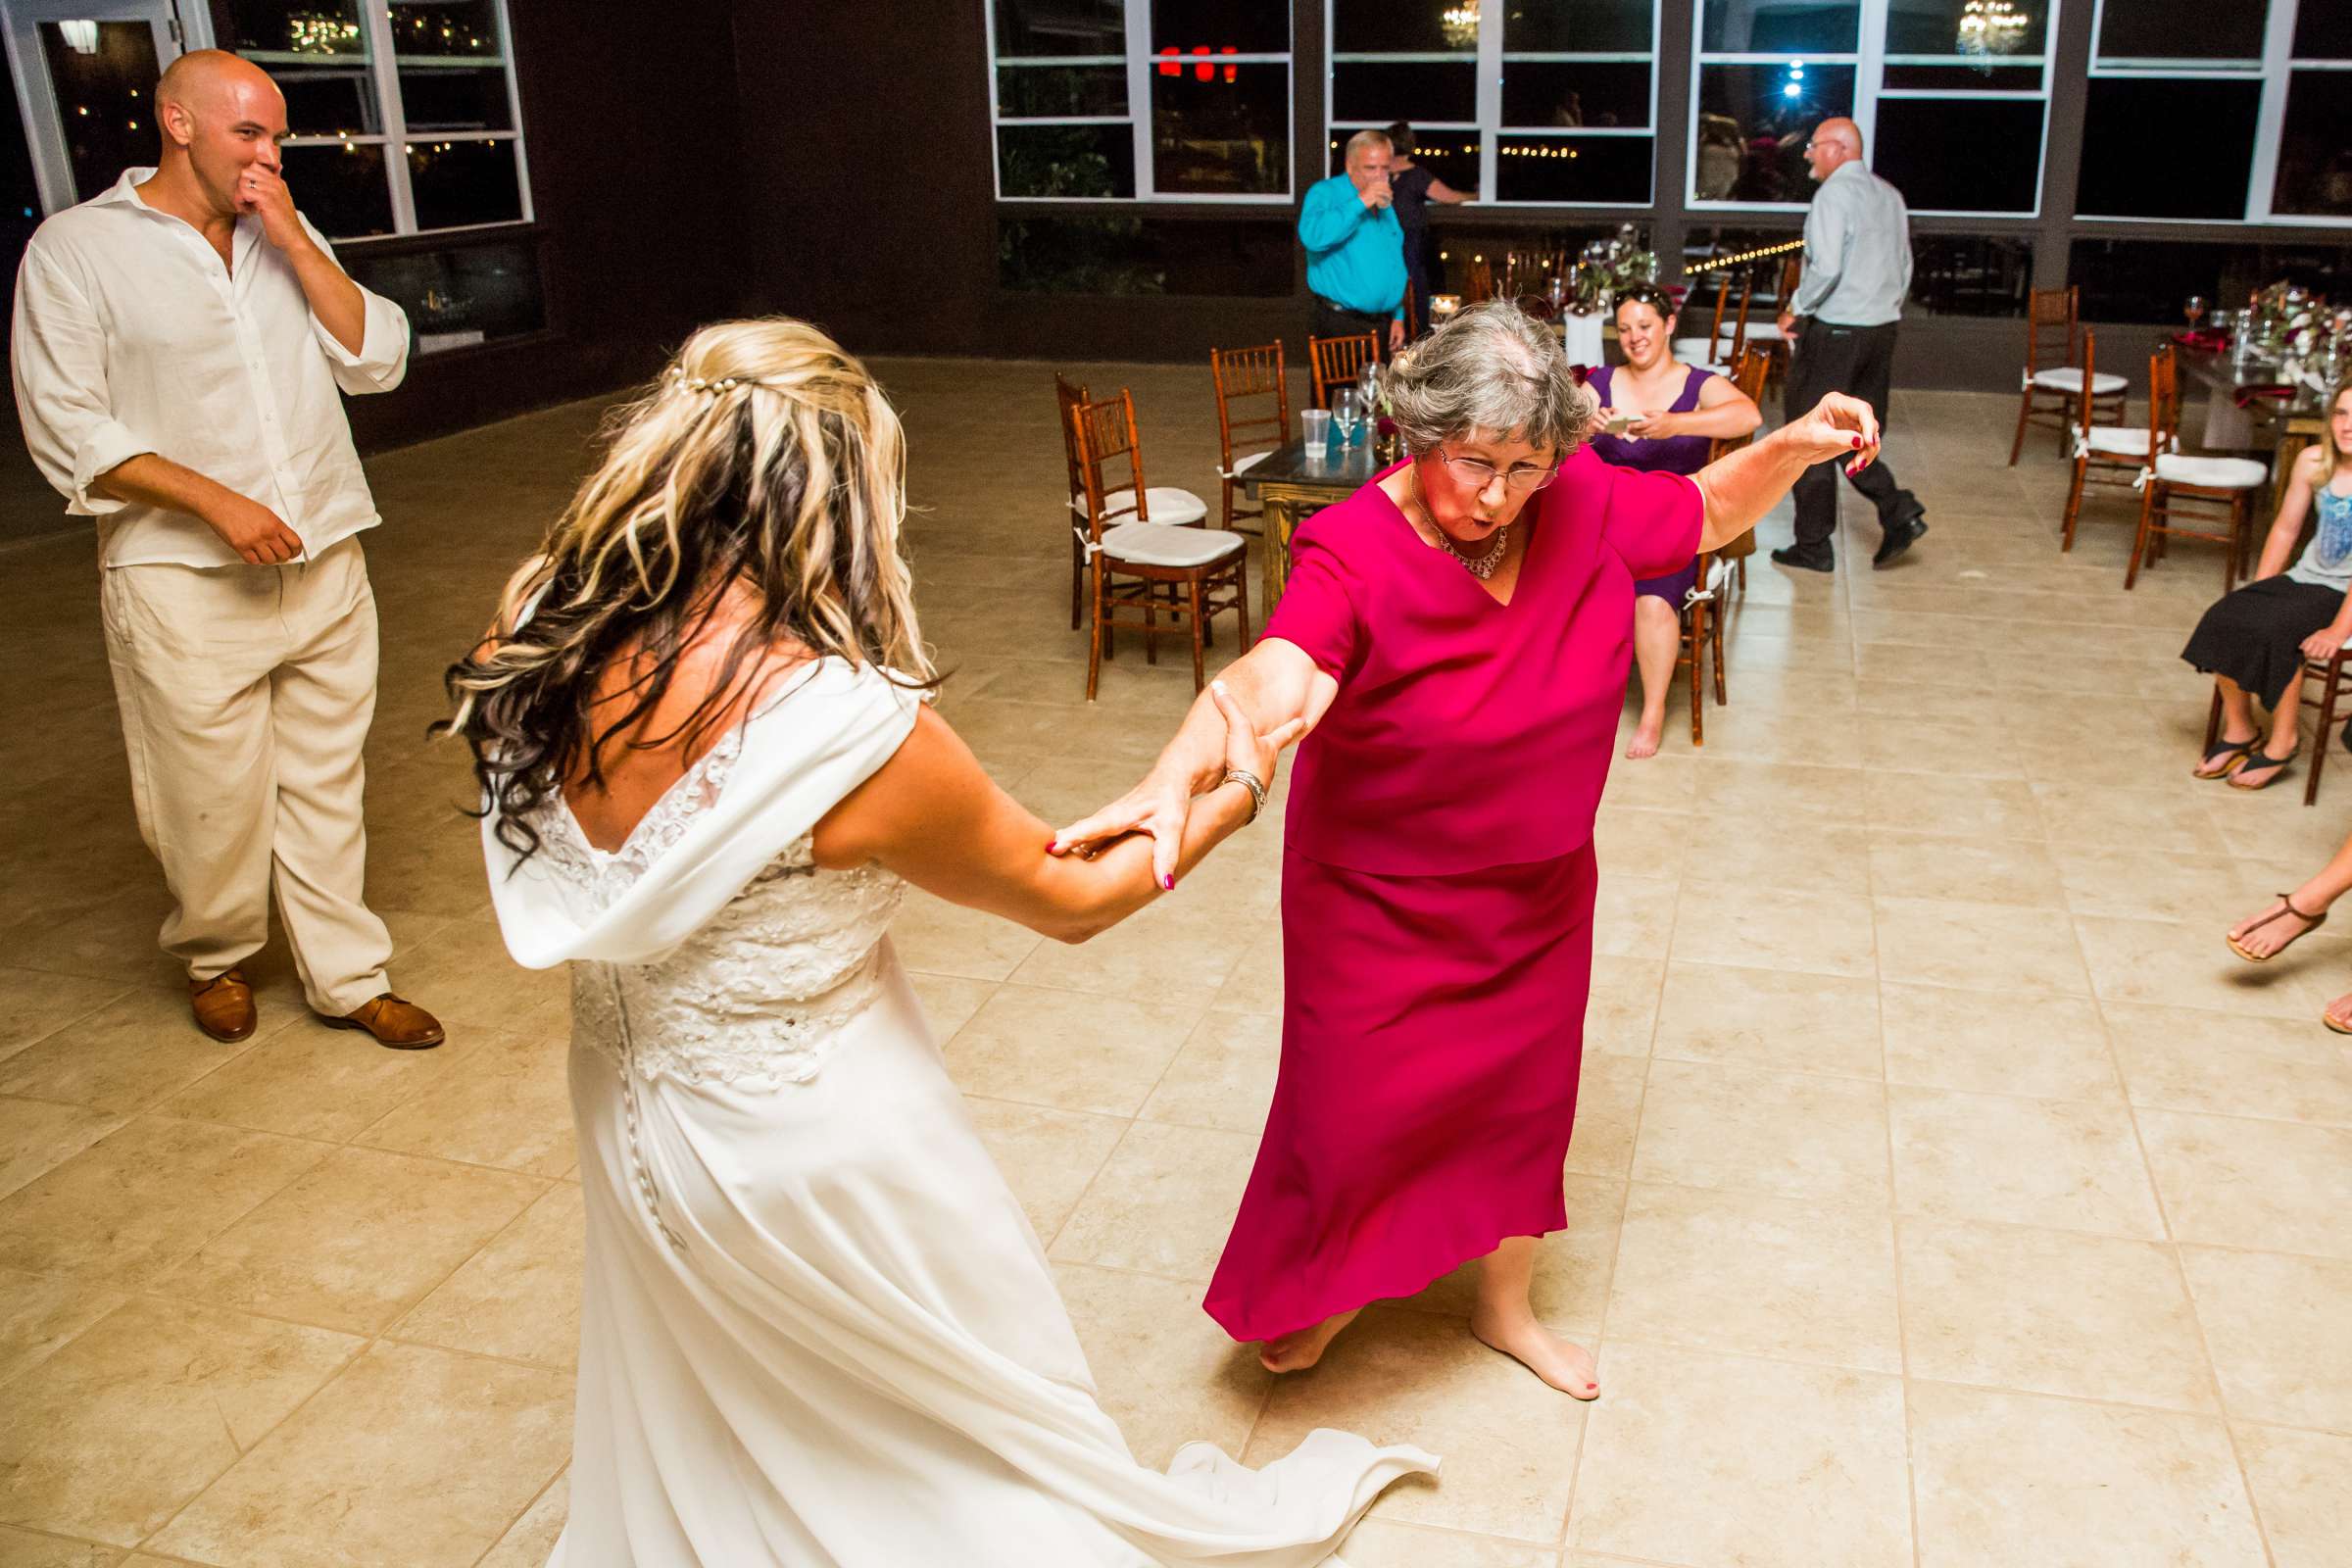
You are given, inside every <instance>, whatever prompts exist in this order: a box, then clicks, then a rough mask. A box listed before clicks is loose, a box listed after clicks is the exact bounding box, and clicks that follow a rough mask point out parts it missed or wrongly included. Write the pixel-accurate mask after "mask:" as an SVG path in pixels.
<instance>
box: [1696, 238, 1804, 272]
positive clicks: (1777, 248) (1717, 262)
mask: <svg viewBox="0 0 2352 1568" xmlns="http://www.w3.org/2000/svg"><path fill="white" fill-rule="evenodd" d="M1804 248H1805V242H1804V241H1803V240H1801V239H1792V240H1788V241H1786V242H1784V243H1782V244H1779V245H1763V246H1759V247H1757V248H1756V249H1754V250H1752V251H1741V252H1740V253H1739V254H1738V255H1737V256H1715V257H1710V258H1708V260H1707V263H1706V265H1705V266H1703V267H1701V268H1700V269H1699V270H1700V271H1702V272H1720V271H1722V270H1724V269H1725V268H1727V267H1740V266H1742V265H1744V264H1745V263H1748V262H1760V261H1763V260H1764V259H1765V258H1767V257H1771V256H1786V255H1788V254H1789V252H1790V251H1801V250H1803V249H1804Z"/></svg>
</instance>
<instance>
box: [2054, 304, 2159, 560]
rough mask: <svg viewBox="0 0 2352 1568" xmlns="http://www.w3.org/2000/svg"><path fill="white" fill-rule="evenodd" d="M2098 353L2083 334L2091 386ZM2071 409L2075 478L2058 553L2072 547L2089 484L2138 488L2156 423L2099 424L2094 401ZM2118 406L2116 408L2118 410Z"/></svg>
mask: <svg viewBox="0 0 2352 1568" xmlns="http://www.w3.org/2000/svg"><path fill="white" fill-rule="evenodd" d="M2098 353H2099V349H2098V342H2097V337H2096V334H2095V333H2092V332H2088V331H2085V332H2084V333H2083V334H2082V374H2083V376H2084V378H2085V380H2086V381H2088V382H2089V384H2091V385H2094V386H2095V385H2097V384H2098V383H2097V382H2096V380H2095V379H2091V378H2092V376H2093V373H2094V370H2095V368H2096V366H2097V363H2098ZM2075 406H2076V408H2077V409H2078V410H2079V411H2080V412H2079V415H2078V417H2077V421H2076V424H2075V477H2074V482H2073V483H2072V484H2070V485H2069V486H2068V487H2067V491H2066V525H2065V529H2064V531H2063V533H2062V534H2061V536H2060V539H2059V544H2058V548H2059V550H2060V552H2061V553H2063V552H2065V551H2069V550H2072V549H2074V548H2075V523H2076V522H2077V521H2078V520H2079V519H2080V518H2081V516H2082V492H2083V491H2084V490H2085V489H2086V488H2088V487H2090V486H2093V485H2097V486H2101V487H2104V488H2107V489H2112V490H2133V489H2137V488H2138V483H2139V470H2140V469H2142V468H2144V467H2146V466H2148V460H2149V457H2150V453H2149V451H2148V447H2149V443H2150V442H2151V441H2152V440H2153V439H2154V435H2153V431H2154V430H2155V428H2156V424H2157V421H2155V420H2153V419H2151V420H2150V421H2149V423H2148V424H2147V425H2146V426H2144V427H2142V426H2135V425H2129V424H2122V423H2117V424H2099V423H2096V422H2094V421H2093V418H2092V411H2093V410H2094V409H2095V408H2097V407H2099V406H2100V405H2099V403H2098V400H2097V399H2096V398H2078V399H2076V400H2075ZM2121 407H2122V405H2120V404H2119V405H2117V408H2118V410H2119V411H2120V409H2121ZM2118 417H2119V418H2120V417H2121V415H2120V412H2119V414H2118Z"/></svg>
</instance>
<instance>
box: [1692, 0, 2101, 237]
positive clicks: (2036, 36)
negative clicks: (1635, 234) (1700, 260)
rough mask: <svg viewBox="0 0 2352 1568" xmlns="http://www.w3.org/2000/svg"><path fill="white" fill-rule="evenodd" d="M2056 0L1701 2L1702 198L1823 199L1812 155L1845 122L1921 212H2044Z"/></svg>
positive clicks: (1696, 147)
mask: <svg viewBox="0 0 2352 1568" xmlns="http://www.w3.org/2000/svg"><path fill="white" fill-rule="evenodd" d="M2055 5H2056V0H1872V3H1871V4H1868V5H1865V4H1863V0H1698V4H1697V7H1696V12H1697V15H1696V26H1697V30H1698V49H1697V53H1696V57H1695V62H1694V67H1693V69H1694V71H1695V73H1696V79H1695V82H1694V87H1695V91H1694V93H1693V95H1692V103H1693V105H1694V113H1695V115H1696V120H1695V123H1694V124H1693V126H1692V133H1691V168H1690V175H1689V179H1690V184H1689V189H1690V196H1691V203H1692V204H1693V205H1694V206H1698V207H1702V208H1704V207H1715V206H1725V205H1739V206H1799V205H1802V204H1803V203H1805V202H1807V201H1809V200H1811V199H1812V176H1811V173H1810V172H1809V171H1808V170H1807V169H1806V167H1805V159H1804V149H1805V142H1806V140H1807V138H1808V137H1809V136H1810V135H1811V133H1812V130H1813V127H1814V126H1815V125H1817V124H1819V123H1821V122H1822V121H1824V120H1827V119H1830V118H1832V117H1833V116H1838V115H1843V116H1848V117H1851V118H1852V119H1853V120H1854V121H1855V123H1858V124H1859V125H1860V126H1861V127H1862V137H1863V143H1864V146H1865V149H1866V152H1867V154H1868V158H1869V163H1870V167H1871V168H1872V169H1873V170H1875V171H1876V172H1879V173H1880V174H1883V175H1884V176H1886V177H1887V179H1889V180H1891V181H1893V182H1894V184H1895V186H1896V187H1897V188H1898V189H1900V190H1901V191H1902V192H1903V195H1904V198H1905V200H1906V201H1907V202H1908V203H1909V204H1910V206H1911V209H1912V211H1914V212H1917V213H1929V214H1954V215H1963V216H1971V217H1975V216H2002V217H2020V218H2024V217H2031V216H2033V215H2034V213H2035V212H2036V211H2038V209H2039V207H2040V193H2041V159H2042V148H2043V144H2044V140H2045V135H2044V132H2045V130H2046V127H2047V123H2048V119H2049V87H2050V61H2051V54H2052V51H2053V50H2054V49H2055V47H2056V29H2055V27H2054V25H2053V22H2054V18H2055Z"/></svg>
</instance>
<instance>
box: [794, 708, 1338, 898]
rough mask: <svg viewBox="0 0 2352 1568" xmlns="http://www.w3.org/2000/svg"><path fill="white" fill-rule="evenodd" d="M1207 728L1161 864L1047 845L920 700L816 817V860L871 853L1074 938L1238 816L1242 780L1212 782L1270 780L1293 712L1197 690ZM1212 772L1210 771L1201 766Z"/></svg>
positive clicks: (1242, 815) (1211, 842)
mask: <svg viewBox="0 0 2352 1568" xmlns="http://www.w3.org/2000/svg"><path fill="white" fill-rule="evenodd" d="M1205 700H1206V701H1207V702H1208V703H1209V704H1210V711H1212V712H1213V713H1215V714H1216V715H1217V716H1216V719H1215V724H1216V728H1217V730H1218V734H1217V737H1216V740H1215V743H1214V745H1215V751H1214V757H1213V760H1212V763H1211V765H1210V766H1209V767H1207V768H1205V769H1203V770H1202V773H1203V777H1204V779H1205V782H1204V784H1203V787H1202V788H1201V789H1200V790H1198V791H1195V792H1193V793H1194V794H1195V795H1196V796H1197V797H1198V798H1197V799H1192V800H1190V801H1188V802H1187V803H1186V804H1187V805H1188V806H1189V807H1190V809H1189V810H1188V811H1187V812H1186V815H1185V820H1184V823H1183V827H1182V839H1181V842H1180V843H1179V844H1178V845H1177V846H1175V847H1174V849H1173V852H1172V853H1171V854H1170V855H1169V856H1168V865H1167V868H1166V870H1165V871H1164V872H1162V871H1160V870H1159V869H1157V867H1156V866H1155V863H1154V861H1155V858H1156V852H1155V850H1154V848H1153V846H1152V845H1150V844H1147V843H1145V842H1143V841H1141V840H1129V841H1126V842H1121V843H1114V844H1110V845H1108V846H1107V847H1106V848H1104V849H1103V851H1102V853H1100V854H1098V855H1096V856H1095V857H1094V858H1091V859H1089V858H1080V857H1077V856H1054V855H1049V854H1048V853H1047V846H1048V844H1049V842H1050V841H1051V840H1052V839H1053V837H1054V835H1053V834H1052V832H1051V831H1049V830H1048V828H1047V826H1046V824H1045V823H1044V822H1042V821H1040V820H1039V819H1038V818H1037V817H1036V816H1035V815H1034V814H1032V813H1031V812H1030V811H1029V810H1028V809H1026V808H1024V807H1022V806H1021V805H1020V803H1019V802H1017V801H1015V800H1013V799H1012V797H1011V796H1009V795H1006V794H1005V792H1004V790H1002V789H1000V788H999V787H998V786H997V784H996V782H995V781H994V780H992V779H991V778H990V777H989V776H988V774H987V772H986V771H985V770H984V769H982V767H981V766H980V763H979V761H978V760H977V759H975V758H974V757H973V756H972V754H971V750H970V748H968V747H966V746H965V745H964V744H963V741H962V740H961V739H960V738H959V737H958V736H957V735H956V732H955V731H954V730H953V729H950V728H949V727H948V724H947V721H946V720H944V719H942V718H940V717H939V716H938V715H937V714H936V713H934V712H932V711H931V710H929V709H928V708H926V709H924V710H923V711H921V712H920V713H919V714H918V715H917V716H916V718H915V724H914V732H913V733H912V734H911V735H909V736H908V737H907V742H906V744H905V745H903V746H901V747H900V748H899V750H898V752H897V753H896V754H895V755H893V756H892V758H891V760H889V761H888V762H885V763H884V764H883V765H882V768H881V770H880V771H878V772H876V773H875V774H874V776H873V777H872V778H870V779H868V780H866V781H865V783H864V784H862V785H860V786H859V787H858V789H856V790H854V791H852V792H851V793H850V795H849V796H848V798H846V799H845V800H843V801H842V803H841V804H840V805H839V806H836V807H835V808H834V809H832V810H831V811H829V812H828V813H826V815H825V817H824V820H822V821H821V822H819V823H818V824H817V825H816V835H815V850H816V859H817V863H818V864H819V865H823V866H826V867H828V868H832V869H848V868H850V867H853V866H859V865H866V864H879V865H882V866H884V867H887V868H888V869H889V870H891V871H894V872H896V873H897V874H898V875H900V876H903V877H905V878H906V879H907V881H909V882H911V883H913V884H914V885H915V886H916V887H919V888H921V889H923V890H924V891H925V892H928V893H933V894H936V895H938V896H939V897H940V898H943V899H946V900H947V901H948V902H949V903H951V904H960V905H964V906H966V907H970V908H975V909H985V910H987V911H988V912H989V913H991V914H1001V915H1004V916H1005V918H1007V919H1010V920H1016V921H1018V922H1019V923H1021V924H1022V925H1025V926H1028V927H1029V928H1030V929H1031V930H1033V931H1039V932H1043V933H1044V934H1045V935H1047V936H1050V937H1053V938H1054V939H1056V940H1058V941H1062V942H1083V941H1085V940H1086V939H1087V938H1088V937H1091V936H1094V935H1096V934H1098V933H1100V932H1102V931H1104V930H1107V929H1108V928H1109V927H1111V926H1113V925H1116V924H1117V923H1118V922H1119V921H1121V920H1123V919H1125V918H1126V917H1127V916H1128V915H1130V914H1133V913H1134V912H1135V911H1136V910H1138V909H1140V908H1142V907H1144V906H1145V905H1147V904H1149V903H1151V902H1152V900H1153V899H1154V898H1157V897H1158V896H1159V895H1160V894H1162V893H1164V892H1167V891H1169V890H1170V889H1172V888H1173V887H1174V886H1175V879H1176V877H1177V875H1178V874H1180V873H1183V872H1189V871H1190V870H1191V869H1192V868H1193V867H1194V866H1196V865H1198V864H1200V863H1201V858H1203V857H1204V856H1206V855H1207V854H1208V852H1209V851H1210V850H1212V849H1214V848H1216V846H1217V845H1218V844H1220V843H1222V842H1223V841H1224V839H1225V837H1226V836H1227V835H1228V834H1230V833H1232V832H1233V831H1234V830H1235V829H1237V828H1239V827H1240V826H1242V824H1243V823H1245V822H1247V821H1248V820H1249V819H1250V809H1251V796H1250V791H1249V789H1248V787H1247V786H1245V785H1243V784H1240V783H1238V782H1237V783H1230V784H1229V783H1226V782H1224V780H1225V778H1226V774H1227V770H1228V769H1232V768H1240V769H1243V770H1245V771H1248V772H1250V773H1251V774H1253V775H1254V776H1256V777H1257V778H1258V779H1259V780H1260V781H1261V782H1263V783H1271V782H1272V781H1273V777H1274V768H1275V764H1276V762H1277V761H1278V760H1279V759H1280V757H1281V754H1282V749H1283V748H1284V747H1285V746H1288V745H1289V744H1290V743H1291V742H1292V741H1294V740H1296V739H1298V737H1299V733H1300V731H1301V730H1302V728H1303V726H1302V725H1300V724H1298V723H1292V724H1289V725H1275V726H1271V728H1270V732H1268V733H1260V732H1259V731H1257V730H1256V729H1254V728H1252V727H1251V725H1250V720H1249V718H1248V717H1247V716H1246V715H1245V714H1244V713H1243V712H1242V711H1241V709H1240V708H1239V707H1238V706H1237V705H1235V704H1234V702H1233V700H1232V699H1231V698H1230V697H1229V696H1227V695H1226V694H1225V693H1224V692H1222V691H1218V690H1213V689H1212V690H1211V691H1210V692H1209V693H1207V694H1205ZM1212 775H1213V776H1212Z"/></svg>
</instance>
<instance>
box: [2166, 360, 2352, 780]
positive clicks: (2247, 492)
mask: <svg viewBox="0 0 2352 1568" xmlns="http://www.w3.org/2000/svg"><path fill="white" fill-rule="evenodd" d="M2148 447H2149V450H2150V451H2152V452H2154V453H2155V454H2156V457H2155V461H2154V462H2152V463H2150V464H2148V465H2147V466H2144V467H2142V468H2141V470H2140V472H2139V480H2138V482H2139V487H2140V489H2139V533H2138V535H2137V536H2136V537H2135V538H2133V539H2132V541H2131V565H2129V566H2127V567H2125V568H2124V586H2125V587H2126V588H2130V587H2131V585H2132V584H2133V583H2134V582H2136V581H2138V580H2139V567H2140V562H2141V560H2142V559H2143V558H2145V559H2146V561H2147V562H2148V564H2151V565H2153V564H2155V563H2156V562H2157V561H2159V560H2162V559H2163V557H2164V553H2165V543H2166V541H2167V540H2170V539H2202V540H2205V541H2206V542H2208V543H2210V544H2218V545H2220V546H2221V547H2222V592H2224V593H2228V592H2229V590H2231V589H2232V588H2235V587H2236V586H2237V574H2238V571H2239V570H2240V568H2241V567H2242V565H2243V564H2244V562H2245V559H2246V555H2247V553H2248V549H2249V547H2250V546H2251V545H2252V543H2253V537H2254V498H2255V496H2257V495H2259V494H2260V493H2261V491H2262V489H2263V487H2264V486H2265V485H2268V484H2269V483H2270V482H2271V470H2270V468H2269V467H2268V466H2266V465H2263V464H2260V463H2256V462H2255V461H2253V460H2252V459H2251V458H2193V457H2186V456H2183V455H2182V454H2181V452H2180V363H2179V361H2178V360H2177V359H2176V358H2175V355H2174V350H2173V346H2172V345H2171V344H2170V343H2167V344H2166V345H2164V346H2163V347H2162V348H2160V349H2158V350H2157V351H2156V352H2155V353H2154V354H2153V355H2151V356H2149V359H2148ZM2176 518H2187V519H2189V520H2190V521H2191V522H2197V521H2204V522H2214V521H2219V522H2220V523H2221V524H2222V526H2221V527H2220V528H2219V529H2215V528H2211V527H2205V528H2199V527H2190V526H2183V525H2182V524H2181V523H2180V522H2179V521H2176V520H2175V519H2176ZM2332 690H2333V689H2332V686H2331V687H2330V695H2331V696H2332ZM2326 749H2327V748H2326V746H2325V745H2323V746H2322V747H2321V750H2323V751H2325V750H2326ZM2305 804H2306V805H2308V804H2309V802H2306V803H2305Z"/></svg>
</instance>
